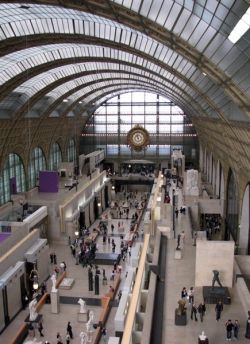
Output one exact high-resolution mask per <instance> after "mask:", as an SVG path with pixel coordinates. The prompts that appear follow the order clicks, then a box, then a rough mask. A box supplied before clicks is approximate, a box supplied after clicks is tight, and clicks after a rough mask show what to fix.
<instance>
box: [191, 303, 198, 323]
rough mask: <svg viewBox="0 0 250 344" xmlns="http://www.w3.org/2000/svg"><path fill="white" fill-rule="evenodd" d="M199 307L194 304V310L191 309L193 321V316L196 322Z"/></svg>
mask: <svg viewBox="0 0 250 344" xmlns="http://www.w3.org/2000/svg"><path fill="white" fill-rule="evenodd" d="M196 314H197V307H196V305H195V303H193V304H192V308H191V319H192V320H193V315H194V320H195V321H197V320H198V319H197V315H196Z"/></svg>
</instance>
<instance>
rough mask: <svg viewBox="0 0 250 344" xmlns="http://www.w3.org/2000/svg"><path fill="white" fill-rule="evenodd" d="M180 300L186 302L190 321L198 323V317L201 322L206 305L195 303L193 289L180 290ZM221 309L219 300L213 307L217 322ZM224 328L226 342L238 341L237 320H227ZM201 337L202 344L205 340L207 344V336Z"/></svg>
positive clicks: (221, 304)
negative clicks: (202, 338)
mask: <svg viewBox="0 0 250 344" xmlns="http://www.w3.org/2000/svg"><path fill="white" fill-rule="evenodd" d="M181 299H182V300H184V301H185V302H187V303H188V305H189V307H190V318H191V320H195V321H198V317H199V319H200V321H201V322H203V321H204V317H205V314H206V310H207V308H206V304H205V302H204V301H202V302H195V300H194V288H193V287H190V288H189V290H187V288H186V287H183V288H182V290H181ZM223 308H224V307H223V303H222V301H221V300H219V301H218V302H217V303H216V305H215V319H216V321H217V322H218V321H219V320H220V319H221V314H222V311H223ZM225 328H226V340H228V341H230V340H232V339H238V336H239V329H240V324H239V321H238V320H237V319H236V320H235V321H234V322H232V320H231V319H229V320H228V321H227V322H226V323H225ZM202 337H204V343H206V340H207V342H208V339H207V336H205V335H204V333H203V335H202ZM199 342H200V343H203V342H202V340H200V341H199Z"/></svg>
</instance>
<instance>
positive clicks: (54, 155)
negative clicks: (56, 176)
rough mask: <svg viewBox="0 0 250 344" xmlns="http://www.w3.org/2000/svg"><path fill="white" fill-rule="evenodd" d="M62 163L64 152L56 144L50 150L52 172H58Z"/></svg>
mask: <svg viewBox="0 0 250 344" xmlns="http://www.w3.org/2000/svg"><path fill="white" fill-rule="evenodd" d="M61 161H62V150H61V147H60V145H59V144H58V143H57V142H55V143H53V145H52V146H51V148H50V154H49V169H50V170H51V171H57V170H58V167H59V163H60V162H61Z"/></svg>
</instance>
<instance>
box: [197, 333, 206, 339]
mask: <svg viewBox="0 0 250 344" xmlns="http://www.w3.org/2000/svg"><path fill="white" fill-rule="evenodd" d="M199 338H200V340H205V339H206V338H207V336H206V335H205V332H204V331H202V332H201V335H199Z"/></svg>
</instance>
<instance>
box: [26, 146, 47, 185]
mask: <svg viewBox="0 0 250 344" xmlns="http://www.w3.org/2000/svg"><path fill="white" fill-rule="evenodd" d="M44 170H46V160H45V155H44V152H43V150H42V148H40V147H35V148H34V149H33V151H32V153H31V156H30V162H29V188H30V189H31V188H33V187H35V186H36V181H37V178H38V175H39V171H44Z"/></svg>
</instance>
